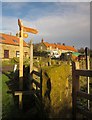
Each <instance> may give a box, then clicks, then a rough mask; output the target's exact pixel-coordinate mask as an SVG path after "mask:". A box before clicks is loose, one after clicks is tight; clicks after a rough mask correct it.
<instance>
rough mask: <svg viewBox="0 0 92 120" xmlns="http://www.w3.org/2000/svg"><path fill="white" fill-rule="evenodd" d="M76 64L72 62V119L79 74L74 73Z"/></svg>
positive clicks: (74, 110)
mask: <svg viewBox="0 0 92 120" xmlns="http://www.w3.org/2000/svg"><path fill="white" fill-rule="evenodd" d="M75 70H76V66H75V63H74V62H73V63H72V114H73V119H74V120H75V119H76V112H77V110H76V109H77V91H78V90H79V76H77V75H76V74H75Z"/></svg>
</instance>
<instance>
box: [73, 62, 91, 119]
mask: <svg viewBox="0 0 92 120" xmlns="http://www.w3.org/2000/svg"><path fill="white" fill-rule="evenodd" d="M79 76H86V77H92V70H79V69H76V65H75V63H74V62H73V64H72V107H73V119H74V120H75V119H76V114H77V112H79V113H81V114H83V115H84V116H86V117H87V118H89V119H92V112H90V111H89V110H85V109H83V108H80V106H79V105H78V103H77V98H78V97H81V98H85V99H87V100H92V94H87V93H85V92H82V91H80V84H79Z"/></svg>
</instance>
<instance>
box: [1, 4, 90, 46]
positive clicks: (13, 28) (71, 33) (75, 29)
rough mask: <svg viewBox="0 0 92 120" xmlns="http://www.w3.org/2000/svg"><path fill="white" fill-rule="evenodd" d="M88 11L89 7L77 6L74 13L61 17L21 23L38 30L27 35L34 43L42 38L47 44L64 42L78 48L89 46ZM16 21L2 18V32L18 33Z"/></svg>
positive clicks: (27, 20)
mask: <svg viewBox="0 0 92 120" xmlns="http://www.w3.org/2000/svg"><path fill="white" fill-rule="evenodd" d="M89 10H90V8H89V5H86V4H85V5H80V6H79V5H78V6H77V8H76V11H74V12H73V11H72V12H67V13H65V14H64V15H63V16H60V15H52V16H46V17H41V18H39V19H37V20H35V21H31V19H30V20H29V19H28V18H26V19H25V20H24V19H23V23H24V25H25V26H28V27H32V28H36V29H38V30H39V33H38V34H37V35H32V34H31V35H29V39H34V42H40V41H41V39H42V38H44V40H45V41H48V42H61V43H63V42H64V43H65V44H67V45H74V46H76V47H78V48H80V47H85V46H90V11H89ZM30 14H31V13H30ZM29 16H30V15H29ZM17 20H18V18H16V17H6V16H3V29H4V32H6V33H7V32H8V33H9V32H13V34H15V33H16V32H17V31H18V21H17ZM7 23H8V24H7Z"/></svg>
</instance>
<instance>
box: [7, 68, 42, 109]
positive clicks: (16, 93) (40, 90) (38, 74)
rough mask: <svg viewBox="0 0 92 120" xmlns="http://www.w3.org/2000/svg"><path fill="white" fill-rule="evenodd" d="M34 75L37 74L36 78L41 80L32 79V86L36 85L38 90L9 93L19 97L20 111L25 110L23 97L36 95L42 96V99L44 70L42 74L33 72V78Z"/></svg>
mask: <svg viewBox="0 0 92 120" xmlns="http://www.w3.org/2000/svg"><path fill="white" fill-rule="evenodd" d="M33 74H35V75H36V76H38V77H39V78H40V79H39V80H40V81H38V82H37V81H36V80H35V79H34V78H32V82H31V83H32V84H35V86H36V89H35V88H34V89H31V90H30V91H23V90H17V91H8V92H7V93H12V94H14V95H15V96H16V95H17V96H19V109H22V108H23V101H22V97H23V95H31V94H35V95H40V98H42V70H41V71H40V72H37V71H34V70H33V71H32V73H31V76H33ZM38 88H39V89H38Z"/></svg>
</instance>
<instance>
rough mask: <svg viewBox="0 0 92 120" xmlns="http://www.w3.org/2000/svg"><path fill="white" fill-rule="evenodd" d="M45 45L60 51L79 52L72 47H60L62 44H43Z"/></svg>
mask: <svg viewBox="0 0 92 120" xmlns="http://www.w3.org/2000/svg"><path fill="white" fill-rule="evenodd" d="M43 43H44V45H45V46H46V47H50V46H51V47H52V48H58V49H62V50H70V51H74V52H77V50H76V49H75V48H74V47H72V46H66V45H60V44H51V43H48V42H43Z"/></svg>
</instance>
